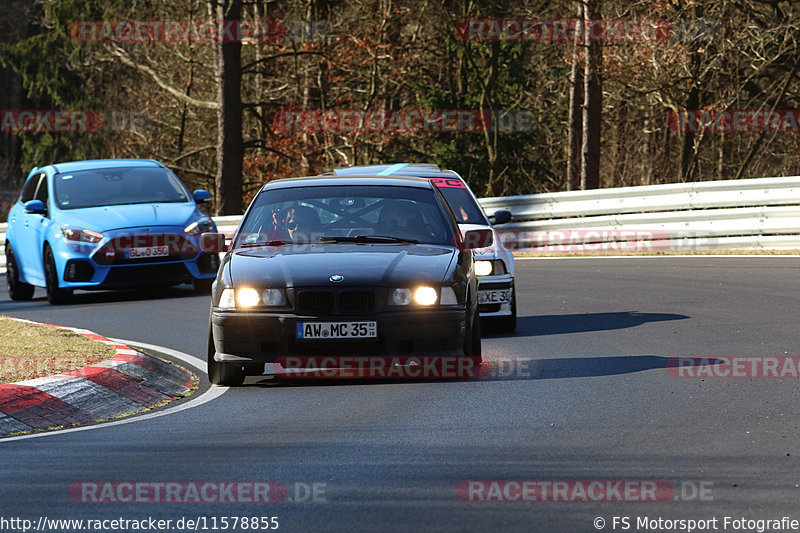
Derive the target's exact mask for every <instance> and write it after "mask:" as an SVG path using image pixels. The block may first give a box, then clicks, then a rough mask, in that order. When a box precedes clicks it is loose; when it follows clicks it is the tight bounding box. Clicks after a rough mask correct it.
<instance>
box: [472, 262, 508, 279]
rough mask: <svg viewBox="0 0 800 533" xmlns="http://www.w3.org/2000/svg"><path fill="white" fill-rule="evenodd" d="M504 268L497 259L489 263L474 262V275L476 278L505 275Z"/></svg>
mask: <svg viewBox="0 0 800 533" xmlns="http://www.w3.org/2000/svg"><path fill="white" fill-rule="evenodd" d="M505 273H506V266H505V264H503V262H502V261H501V260H499V259H493V260H491V261H484V260H480V261H475V275H476V276H491V275H492V274H495V275H498V274H505Z"/></svg>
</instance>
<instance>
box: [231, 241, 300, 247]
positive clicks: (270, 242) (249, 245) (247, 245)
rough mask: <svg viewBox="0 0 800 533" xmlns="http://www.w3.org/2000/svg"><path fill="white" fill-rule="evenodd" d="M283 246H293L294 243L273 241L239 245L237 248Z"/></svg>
mask: <svg viewBox="0 0 800 533" xmlns="http://www.w3.org/2000/svg"><path fill="white" fill-rule="evenodd" d="M284 244H294V241H284V240H281V239H275V240H272V241H267V242H246V243H244V244H240V245H239V248H253V247H254V246H283V245H284Z"/></svg>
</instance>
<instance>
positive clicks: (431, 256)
mask: <svg viewBox="0 0 800 533" xmlns="http://www.w3.org/2000/svg"><path fill="white" fill-rule="evenodd" d="M203 237H204V239H203V240H204V242H206V243H209V242H217V243H219V242H220V238H221V237H222V236H221V235H220V234H205V235H204V236H203ZM491 239H492V236H491V232H490V231H489V230H476V231H473V232H468V233H466V234H465V235H464V236H463V237H462V235H461V233H460V232H459V230H458V226H457V223H456V220H455V218H454V216H453V214H452V212H451V211H450V209H449V208H448V207H447V204H446V203H445V201H444V199H443V198H442V195H441V193H440V192H439V191H438V190H437V188H436V187H435V186H434V185H432V184H431V182H430V181H429V180H426V179H421V178H391V179H386V178H379V179H378V178H375V177H370V176H353V177H348V178H344V179H343V178H340V177H339V178H330V177H306V178H290V179H282V180H276V181H272V182H270V183H268V184H267V185H265V186H264V187H263V188H262V189H261V190H260V191H259V193H258V194H257V195H256V197H255V198H254V199H253V201H252V203H251V204H250V206H249V208H248V209H247V212H246V213H245V214H244V217H243V218H242V222H241V224H240V225H239V227H238V229H237V230H236V233H235V234H234V236H233V241H232V242H231V244H230V246H229V248H228V250H227V253H226V255H225V257H224V258H223V260H222V263H221V266H220V269H219V272H218V274H217V278H216V281H215V282H214V286H213V290H212V302H211V318H210V327H209V340H208V376H209V379H210V381H211V382H212V383H215V384H220V385H239V384H241V383H242V382H243V380H244V378H245V376H247V375H262V374H265V373H273V370H274V368H275V366H276V363H277V364H278V365H283V366H284V367H285V366H287V360H289V359H288V358H307V359H305V360H306V361H307V360H311V361H315V360H316V359H314V358H324V357H329V358H334V359H328V361H330V360H333V361H339V362H341V361H345V360H350V361H352V360H353V359H352V358H353V357H359V358H366V359H367V360H370V359H371V358H374V359H375V360H380V359H385V358H386V357H394V356H400V357H409V356H411V357H415V356H425V357H428V358H437V357H450V358H453V357H456V358H458V360H459V361H460V362H464V361H466V362H468V363H470V364H475V363H479V362H480V355H481V337H480V321H479V320H478V297H477V296H478V293H477V282H476V277H475V272H474V267H473V259H472V253H470V252H469V250H471V249H473V248H479V247H485V246H487V245H490V244H491V242H488V243H487V241H491ZM397 360H398V361H401V360H404V359H397ZM405 360H407V359H405ZM362 367H363V363H362Z"/></svg>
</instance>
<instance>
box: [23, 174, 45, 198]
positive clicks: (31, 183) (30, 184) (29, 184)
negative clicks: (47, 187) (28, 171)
mask: <svg viewBox="0 0 800 533" xmlns="http://www.w3.org/2000/svg"><path fill="white" fill-rule="evenodd" d="M42 176H43V174H37V175H36V176H32V177H31V178H30V179H29V180H28V181H26V182H25V185H24V186H23V187H22V193H21V194H20V195H19V201H20V202H22V203H23V204H24V203H25V202H30V201H31V200H33V197H34V195H35V194H36V186H37V185H39V180H40V179H41V178H42Z"/></svg>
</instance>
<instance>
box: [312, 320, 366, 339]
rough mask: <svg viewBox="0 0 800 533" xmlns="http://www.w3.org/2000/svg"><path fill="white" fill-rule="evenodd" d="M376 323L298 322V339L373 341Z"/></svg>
mask: <svg viewBox="0 0 800 533" xmlns="http://www.w3.org/2000/svg"><path fill="white" fill-rule="evenodd" d="M377 336H378V323H377V322H298V323H297V338H298V339H374V338H375V337H377Z"/></svg>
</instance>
